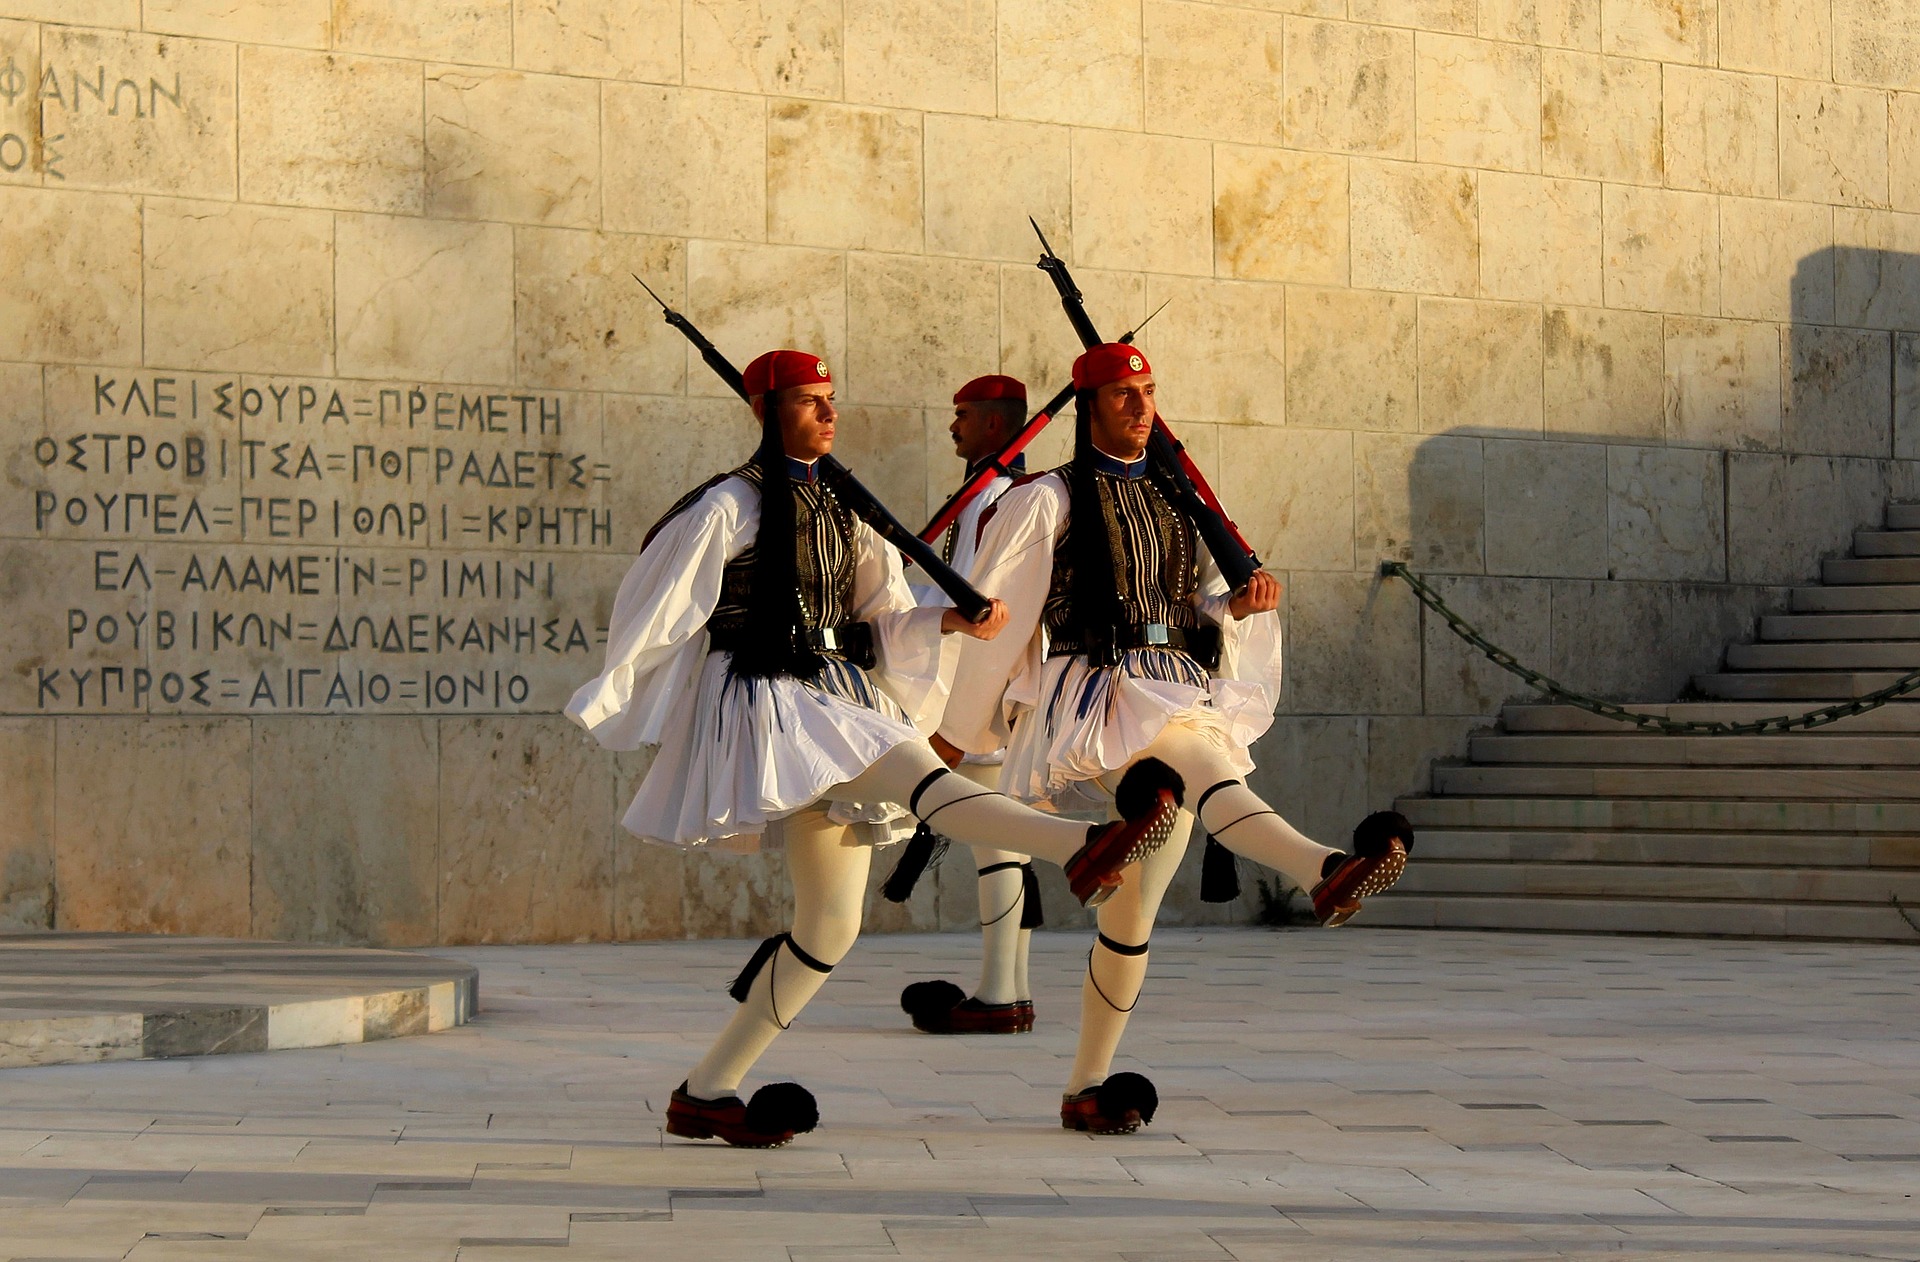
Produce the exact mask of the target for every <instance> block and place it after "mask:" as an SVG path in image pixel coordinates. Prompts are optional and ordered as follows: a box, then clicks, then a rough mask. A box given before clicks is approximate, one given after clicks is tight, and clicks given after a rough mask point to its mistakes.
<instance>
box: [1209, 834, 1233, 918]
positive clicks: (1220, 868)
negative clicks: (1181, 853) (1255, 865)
mask: <svg viewBox="0 0 1920 1262" xmlns="http://www.w3.org/2000/svg"><path fill="white" fill-rule="evenodd" d="M1238 897H1240V864H1239V862H1238V860H1236V859H1235V858H1234V854H1233V851H1231V850H1229V849H1227V848H1226V847H1225V846H1223V845H1221V844H1220V843H1219V842H1218V841H1215V840H1214V839H1213V835H1212V834H1208V836H1207V848H1206V850H1205V851H1204V852H1203V853H1202V854H1201V856H1200V901H1201V902H1203V903H1231V902H1232V901H1233V900H1234V899H1236V898H1238Z"/></svg>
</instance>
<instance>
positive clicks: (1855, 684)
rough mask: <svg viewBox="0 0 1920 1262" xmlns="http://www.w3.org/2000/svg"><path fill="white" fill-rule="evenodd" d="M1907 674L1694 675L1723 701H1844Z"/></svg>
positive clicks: (1698, 685) (1699, 685)
mask: <svg viewBox="0 0 1920 1262" xmlns="http://www.w3.org/2000/svg"><path fill="white" fill-rule="evenodd" d="M1906 674H1907V672H1906V671H1901V670H1881V671H1859V670H1853V671H1847V670H1805V671H1784V672H1776V671H1754V672H1751V673H1746V674H1738V675H1729V674H1720V675H1695V676H1694V677H1693V686H1694V687H1695V688H1697V689H1699V690H1700V691H1701V692H1702V693H1704V694H1705V695H1707V696H1709V697H1716V698H1719V699H1720V700H1723V701H1775V702H1778V701H1789V702H1791V701H1808V702H1819V701H1844V700H1848V699H1850V698H1853V697H1864V696H1866V695H1868V694H1869V693H1874V692H1878V691H1880V690H1881V689H1882V688H1885V687H1887V686H1888V685H1890V684H1896V683H1899V682H1900V680H1901V679H1903V678H1905V676H1906ZM1808 708H1809V709H1817V708H1818V707H1817V706H1809V707H1808Z"/></svg>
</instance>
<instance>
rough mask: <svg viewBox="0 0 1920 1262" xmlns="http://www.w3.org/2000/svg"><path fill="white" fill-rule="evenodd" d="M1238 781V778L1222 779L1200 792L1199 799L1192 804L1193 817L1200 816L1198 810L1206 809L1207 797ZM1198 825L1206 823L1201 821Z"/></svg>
mask: <svg viewBox="0 0 1920 1262" xmlns="http://www.w3.org/2000/svg"><path fill="white" fill-rule="evenodd" d="M1239 783H1240V782H1239V781H1238V780H1222V781H1221V782H1220V783H1219V784H1216V785H1213V786H1211V787H1210V788H1208V789H1207V791H1206V792H1205V793H1202V794H1201V795H1200V800H1199V801H1198V802H1195V803H1194V804H1193V817H1194V818H1195V819H1199V818H1200V812H1201V811H1204V810H1206V809H1207V799H1208V798H1210V797H1212V796H1213V795H1214V794H1216V793H1218V792H1220V790H1222V789H1230V788H1232V787H1233V786H1234V785H1236V784H1239ZM1200 826H1201V827H1202V828H1205V827H1206V824H1205V823H1204V822H1202V823H1201V825H1200Z"/></svg>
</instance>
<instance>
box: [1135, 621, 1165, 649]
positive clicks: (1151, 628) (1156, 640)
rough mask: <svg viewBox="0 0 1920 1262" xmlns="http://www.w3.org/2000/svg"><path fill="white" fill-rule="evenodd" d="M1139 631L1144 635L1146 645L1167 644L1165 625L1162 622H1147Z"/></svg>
mask: <svg viewBox="0 0 1920 1262" xmlns="http://www.w3.org/2000/svg"><path fill="white" fill-rule="evenodd" d="M1141 631H1143V632H1144V633H1145V639H1146V642H1147V643H1148V645H1164V644H1165V643H1167V624H1166V623H1164V622H1149V623H1147V624H1146V625H1145V626H1144V627H1142V628H1141Z"/></svg>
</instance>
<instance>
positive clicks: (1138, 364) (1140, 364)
mask: <svg viewBox="0 0 1920 1262" xmlns="http://www.w3.org/2000/svg"><path fill="white" fill-rule="evenodd" d="M1146 366H1147V363H1146V361H1145V360H1143V359H1141V358H1140V357H1139V356H1138V355H1129V356H1127V367H1129V368H1131V369H1133V370H1134V371H1135V372H1139V371H1140V370H1141V369H1142V368H1145V367H1146Z"/></svg>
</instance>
